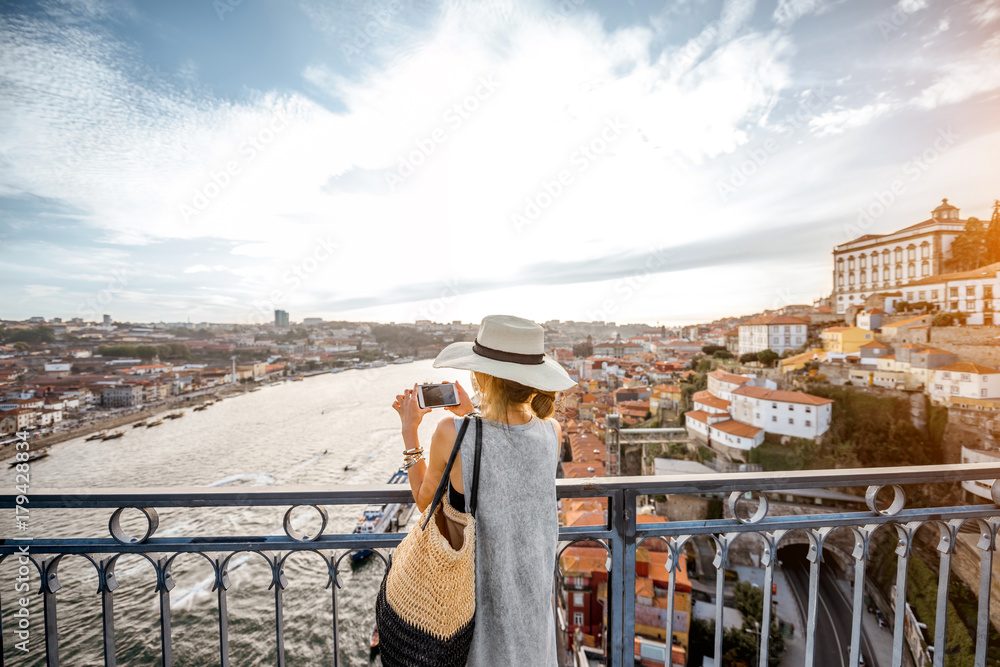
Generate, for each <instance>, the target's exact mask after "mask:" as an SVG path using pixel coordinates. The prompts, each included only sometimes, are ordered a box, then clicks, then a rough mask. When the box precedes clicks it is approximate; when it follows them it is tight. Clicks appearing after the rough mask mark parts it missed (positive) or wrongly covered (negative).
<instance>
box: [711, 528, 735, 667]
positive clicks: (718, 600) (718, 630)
mask: <svg viewBox="0 0 1000 667" xmlns="http://www.w3.org/2000/svg"><path fill="white" fill-rule="evenodd" d="M734 537H735V536H734V535H730V534H722V535H717V536H715V541H716V542H715V547H716V551H715V558H714V559H713V560H712V565H714V566H715V638H714V639H715V644H714V651H713V653H712V655H713V656H714V659H715V664H716V665H721V664H722V635H723V616H722V612H723V607H725V604H726V566H727V565H728V564H729V545H730V543H731V542H732V540H733V538H734Z"/></svg>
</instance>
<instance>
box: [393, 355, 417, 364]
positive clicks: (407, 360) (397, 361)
mask: <svg viewBox="0 0 1000 667" xmlns="http://www.w3.org/2000/svg"><path fill="white" fill-rule="evenodd" d="M392 363H394V364H412V363H413V357H400V358H398V359H393V360H392Z"/></svg>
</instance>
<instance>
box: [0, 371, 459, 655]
mask: <svg viewBox="0 0 1000 667" xmlns="http://www.w3.org/2000/svg"><path fill="white" fill-rule="evenodd" d="M468 376H469V374H468V372H466V371H449V370H444V369H434V368H432V367H431V362H430V361H429V360H427V361H418V362H414V363H412V364H401V365H389V366H384V367H382V368H375V369H367V370H350V371H345V372H342V373H339V374H336V375H333V374H323V375H318V376H314V377H310V378H306V379H305V380H304V381H303V382H284V383H282V384H280V385H277V386H264V387H263V388H262V389H261V391H257V392H252V393H247V394H243V395H241V396H237V397H233V398H227V399H226V400H224V401H223V402H221V403H217V404H215V405H213V406H212V407H210V408H208V409H207V410H204V411H201V412H193V411H191V410H186V415H185V416H184V418H182V419H176V420H167V421H166V422H165V423H164V424H163V425H161V426H157V427H155V428H135V429H133V428H131V427H130V426H126V427H125V436H124V437H123V438H120V439H118V440H108V441H91V442H86V441H84V440H83V438H82V437H80V438H76V439H73V440H69V441H66V442H64V443H61V444H58V445H56V446H54V447H52V449H51V455H50V456H49V457H47V458H45V459H40V460H38V461H36V462H33V463H32V464H31V490H32V491H34V492H37V491H41V490H46V491H51V490H53V489H69V488H94V487H163V486H230V487H232V486H240V485H247V486H260V485H276V484H277V485H293V484H303V485H329V486H336V485H339V484H385V483H386V481H387V480H388V479H389V477H390V476H391V474H392V473H393V471H394V470H395V469H396V468H398V467H399V465H400V463H402V455H401V454H402V450H403V446H402V441H401V439H400V437H399V418H398V416H397V415H396V413H395V411H394V410H393V409H392V408H391V405H390V404H391V403H392V400H393V398H394V396H395V395H396V393H398V392H399V391H400V390H402V389H403V388H405V387H408V386H412V384H413V383H414V382H425V381H426V382H440V381H442V380H458V381H460V382H462V383H463V386H465V387H466V388H468ZM448 415H450V413H448V412H446V411H443V410H435V411H434V412H432V413H431V414H429V415H427V417H426V418H425V419H424V423H423V424H422V426H421V440H422V442H423V443H424V444H425V446H426V445H427V444H429V442H430V440H429V439H430V435H431V433H432V432H433V429H434V426H435V424H436V423H437V422H438V421H439V420H440V419H441V418H443V417H445V416H448ZM348 464H351V469H350V470H345V469H344V466H345V465H348ZM14 484H15V482H14V472H13V470H12V469H10V468H8V467H7V466H3V470H2V471H0V485H2V488H4V489H8V491H5V493H11V492H13V488H14ZM285 509H286V508H284V507H273V508H251V509H242V508H222V509H215V510H206V509H164V510H161V511H160V527H159V530H158V531H157V533H156V535H157V537H167V536H193V535H219V534H224V535H279V534H283V531H282V528H281V520H282V516H283V514H284V511H285ZM327 509H328V510H329V513H330V524H329V526H328V528H327V532H328V533H333V532H350V531H351V530H353V527H354V524H355V523H356V521H357V519H358V517H359V516H360V514H361V510H362V509H363V506H359V505H351V506H328V508H327ZM110 513H111V512H110V510H38V511H36V512H31V513H30V519H29V531H28V533H27V534H29V535H32V536H33V537H36V538H41V537H54V536H62V537H76V538H80V537H107V536H108V529H107V522H108V518H109V516H110ZM313 514H315V513H313ZM415 519H416V514H414V515H413V517H411V524H412V523H413V522H414V521H415ZM311 520H312V518H311V517H310V516H309V514H308V510H305V511H303V514H302V516H301V517H299V521H301V522H302V523H303V524H304V525H308V524H309V522H310V521H311ZM13 524H14V518H13V512H11V515H10V517H9V518H8V519H7V520H3V521H0V535H2V536H3V537H5V538H6V537H12V536H14V535H15V533H16V531H15V530H14V525H13ZM20 535H24V533H21V534H20ZM348 562H349V561H348V560H345V561H344V563H343V564H342V568H341V575H340V576H341V583H342V584H343V588H341V589H340V590H339V591H338V612H339V613H338V616H339V626H338V627H339V631H340V660H341V664H342V665H368V664H369V648H368V639H369V633H370V631H371V628H372V625H373V623H374V605H375V595H376V592H377V588H378V584H379V583H380V582H381V577H382V571H383V570H382V562H381V560H380V559H379V558H378V557H377V556H373V557H372V558H369V559H368V561H367V562H366V563H364V564H363V565H362V566H360V567H358V568H357V569H354V570H352V568H351V567H350V566H349V565H348ZM172 572H173V574H174V578H175V581H176V587H175V588H174V590H173V591H172V593H171V601H172V607H173V613H172V621H173V651H174V664H176V665H215V664H218V660H219V658H218V625H217V623H218V621H217V602H216V597H215V593H213V592H212V590H211V588H212V585H211V584H212V569H211V566H210V564H209V563H208V562H207V561H206V560H205V559H204V558H202V557H201V556H198V555H197V554H185V555H182V556H179V557H178V558H177V559H176V561H175V563H174V566H173V569H172ZM229 573H230V579H231V581H232V586H231V588H230V589H229V595H228V605H229V613H228V618H229V638H230V642H229V644H230V656H231V664H233V665H237V666H239V667H245V666H250V665H273V664H274V663H275V635H274V597H273V591H269V590H268V585H269V584H270V570H269V566H268V565H267V564H266V563H265V562H264V560H263V558H261V557H259V556H257V555H253V554H250V555H247V554H237V555H236V556H234V558H233V560H232V561H231V563H230V567H229ZM285 573H286V575H287V577H288V582H289V585H288V588H287V589H286V590H285V596H284V602H285V605H284V606H285V611H284V619H285V655H286V659H287V663H288V664H289V665H332V664H333V663H334V661H333V630H332V613H331V609H332V600H331V594H330V591H329V589H325V588H324V586H325V584H326V582H327V579H328V576H327V573H326V571H325V568H324V567H323V564H322V562H321V561H320V559H319V558H317V557H316V556H315V555H310V554H309V553H301V554H297V555H296V556H294V557H292V558H290V559H289V560H288V561H287V565H286V567H285ZM15 574H16V563H15V562H14V561H13V560H12V559H7V560H6V561H4V562H3V563H2V564H0V597H2V602H3V609H4V614H3V616H4V618H3V639H4V649H5V651H4V656H3V658H4V659H3V664H5V665H12V666H13V665H19V666H20V665H31V666H37V665H43V664H44V656H45V650H44V641H43V631H42V619H43V616H42V609H41V597H40V596H37V595H35V596H32V597H33V600H32V604H31V606H30V607H29V608H30V609H31V612H32V616H31V619H32V626H31V627H32V634H31V638H30V641H29V651H28V652H27V653H23V652H21V651H19V650H17V649H15V648H14V647H13V644H14V642H15V641H16V640H15V637H14V635H13V630H14V619H13V618H12V615H11V610H12V609H14V608H15V604H16V603H15V600H16V598H17V597H18V596H19V594H17V593H15V590H14V586H15V582H14V577H15ZM116 575H117V579H118V581H119V584H120V588H119V589H118V590H117V591H116V592H115V595H114V603H115V638H116V645H117V651H116V653H117V658H118V661H119V663H120V664H124V665H158V664H160V647H159V609H158V606H157V596H156V594H155V592H154V587H155V583H156V577H155V573H154V570H153V567H152V565H150V564H149V563H148V562H147V561H146V560H145V559H143V558H142V557H141V556H138V555H134V556H133V555H126V556H123V557H122V558H121V559H120V560H119V562H118V565H117V567H116ZM59 579H60V583H61V584H62V586H63V588H62V589H61V590H60V591H59V593H58V600H59V606H58V622H59V653H60V657H61V658H62V663H63V664H66V665H74V666H76V665H99V664H104V663H103V653H102V645H101V632H100V628H101V598H100V595H98V594H97V584H98V579H97V575H96V573H95V570H94V567H93V566H92V565H91V564H90V563H88V562H87V561H86V560H85V559H84V558H82V557H76V556H68V557H65V558H64V559H63V562H62V563H61V564H60V566H59ZM37 581H38V580H37V574H35V573H34V572H33V573H32V586H33V587H34V586H36V585H37ZM33 590H34V588H33ZM377 662H378V661H377V660H376V663H377Z"/></svg>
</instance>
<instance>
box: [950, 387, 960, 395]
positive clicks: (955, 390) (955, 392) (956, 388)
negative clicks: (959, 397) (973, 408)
mask: <svg viewBox="0 0 1000 667" xmlns="http://www.w3.org/2000/svg"><path fill="white" fill-rule="evenodd" d="M951 393H953V394H957V393H958V387H956V386H955V385H952V386H951Z"/></svg>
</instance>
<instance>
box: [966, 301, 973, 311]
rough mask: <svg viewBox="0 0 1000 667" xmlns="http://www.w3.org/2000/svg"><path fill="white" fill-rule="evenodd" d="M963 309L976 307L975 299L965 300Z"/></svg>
mask: <svg viewBox="0 0 1000 667" xmlns="http://www.w3.org/2000/svg"><path fill="white" fill-rule="evenodd" d="M965 309H966V310H969V311H972V310H975V309H976V302H975V301H966V302H965Z"/></svg>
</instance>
